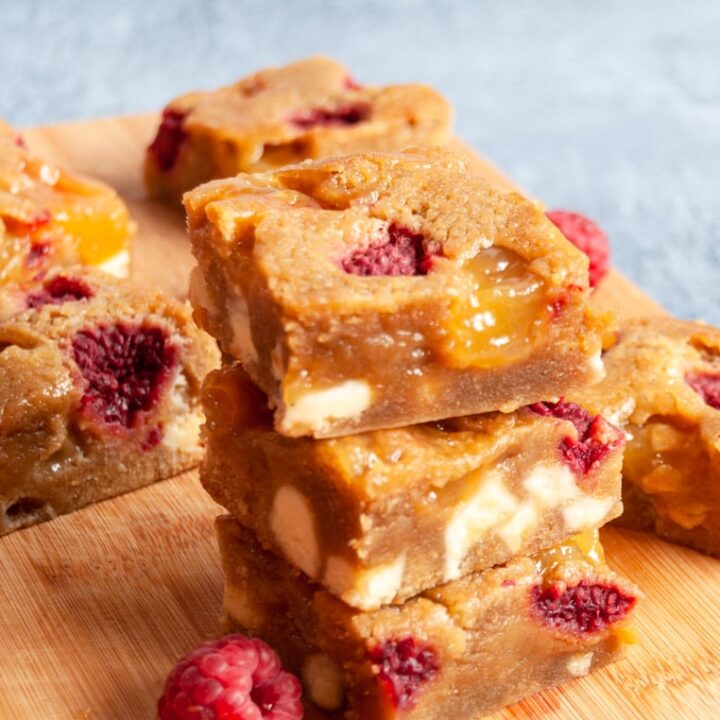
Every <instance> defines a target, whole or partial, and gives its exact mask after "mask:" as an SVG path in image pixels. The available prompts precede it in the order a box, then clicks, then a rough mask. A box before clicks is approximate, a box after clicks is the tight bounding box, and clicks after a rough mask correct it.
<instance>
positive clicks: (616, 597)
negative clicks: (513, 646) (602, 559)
mask: <svg viewBox="0 0 720 720" xmlns="http://www.w3.org/2000/svg"><path fill="white" fill-rule="evenodd" d="M532 602H533V605H532V610H531V614H532V615H533V616H534V617H535V618H536V619H537V620H540V621H541V622H542V623H543V624H544V625H546V626H547V627H549V628H550V629H552V630H560V631H562V632H567V633H594V632H599V631H600V630H604V629H605V628H606V627H607V626H608V625H612V624H613V623H615V622H618V621H619V620H622V619H623V618H624V617H625V616H626V615H627V614H628V613H629V612H630V610H632V608H633V606H634V605H635V603H636V602H637V598H636V597H635V596H633V595H628V594H626V593H624V592H623V591H622V590H620V588H618V587H617V586H616V585H612V584H607V583H593V582H590V581H589V580H582V581H581V582H580V583H578V584H577V585H575V586H574V587H568V588H565V589H564V590H561V589H560V588H559V587H558V586H557V585H550V586H549V587H546V588H542V587H541V586H540V585H535V587H533V589H532Z"/></svg>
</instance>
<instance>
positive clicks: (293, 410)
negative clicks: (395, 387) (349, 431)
mask: <svg viewBox="0 0 720 720" xmlns="http://www.w3.org/2000/svg"><path fill="white" fill-rule="evenodd" d="M371 401H372V391H371V390H370V386H369V385H368V384H367V383H366V382H365V381H364V380H346V381H345V382H343V383H340V384H339V385H334V386H333V387H329V388H325V389H324V390H311V391H310V392H307V393H305V394H304V395H301V396H300V397H299V398H298V399H297V400H296V401H295V402H294V403H292V404H291V405H288V406H287V407H286V408H285V417H284V419H283V427H284V428H285V430H287V431H291V432H321V431H323V430H325V429H327V425H328V422H329V421H330V420H354V419H356V418H359V417H360V415H362V414H363V412H365V410H367V409H368V407H370V403H371Z"/></svg>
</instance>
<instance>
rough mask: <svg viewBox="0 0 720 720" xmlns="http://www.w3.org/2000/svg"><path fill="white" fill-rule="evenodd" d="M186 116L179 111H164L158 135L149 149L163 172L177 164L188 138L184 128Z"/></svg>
mask: <svg viewBox="0 0 720 720" xmlns="http://www.w3.org/2000/svg"><path fill="white" fill-rule="evenodd" d="M186 115H187V113H184V112H181V111H179V110H170V109H166V110H163V114H162V121H161V122H160V127H159V128H158V131H157V135H155V139H154V140H153V141H152V143H150V146H149V147H148V152H149V153H150V154H151V155H152V156H153V157H154V158H155V163H156V164H157V166H158V167H159V168H160V169H161V170H162V171H163V172H168V170H172V168H173V166H174V165H175V163H176V162H177V159H178V155H179V153H180V146H181V145H182V144H183V142H184V141H185V138H186V137H187V133H186V132H185V128H184V123H185V116H186Z"/></svg>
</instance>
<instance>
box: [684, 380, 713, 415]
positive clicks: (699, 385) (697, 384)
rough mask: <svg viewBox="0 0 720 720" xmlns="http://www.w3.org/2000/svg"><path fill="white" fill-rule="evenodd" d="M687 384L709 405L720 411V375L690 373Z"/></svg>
mask: <svg viewBox="0 0 720 720" xmlns="http://www.w3.org/2000/svg"><path fill="white" fill-rule="evenodd" d="M685 382H686V383H687V384H688V385H689V386H690V387H691V388H692V389H693V390H694V391H695V392H696V393H697V394H698V395H699V396H700V397H701V398H702V399H703V400H704V401H705V403H706V404H707V405H709V406H710V407H711V408H715V409H716V410H720V375H713V374H712V373H688V374H687V375H685Z"/></svg>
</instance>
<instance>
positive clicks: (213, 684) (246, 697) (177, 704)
mask: <svg viewBox="0 0 720 720" xmlns="http://www.w3.org/2000/svg"><path fill="white" fill-rule="evenodd" d="M301 693H302V688H301V686H300V682H299V681H298V679H297V678H296V677H295V676H294V675H291V674H290V673H287V672H285V671H283V669H282V666H281V665H280V660H278V657H277V655H276V654H275V653H274V652H273V651H272V650H271V649H270V648H269V647H268V646H267V645H266V644H265V643H264V642H262V640H258V639H256V638H255V639H249V638H246V637H244V636H242V635H227V636H226V637H224V638H221V639H220V640H215V641H213V642H207V643H203V644H202V645H200V646H199V647H198V648H196V649H195V650H193V651H192V652H191V653H190V654H189V655H186V656H185V657H184V658H183V659H182V660H180V662H179V663H178V664H177V665H176V666H175V668H174V669H173V671H172V672H171V673H170V675H169V676H168V679H167V681H166V682H165V688H164V689H163V694H162V697H161V698H160V700H159V701H158V718H159V720H263V719H264V720H301V718H302V716H303V707H302V702H301V700H300V695H301Z"/></svg>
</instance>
